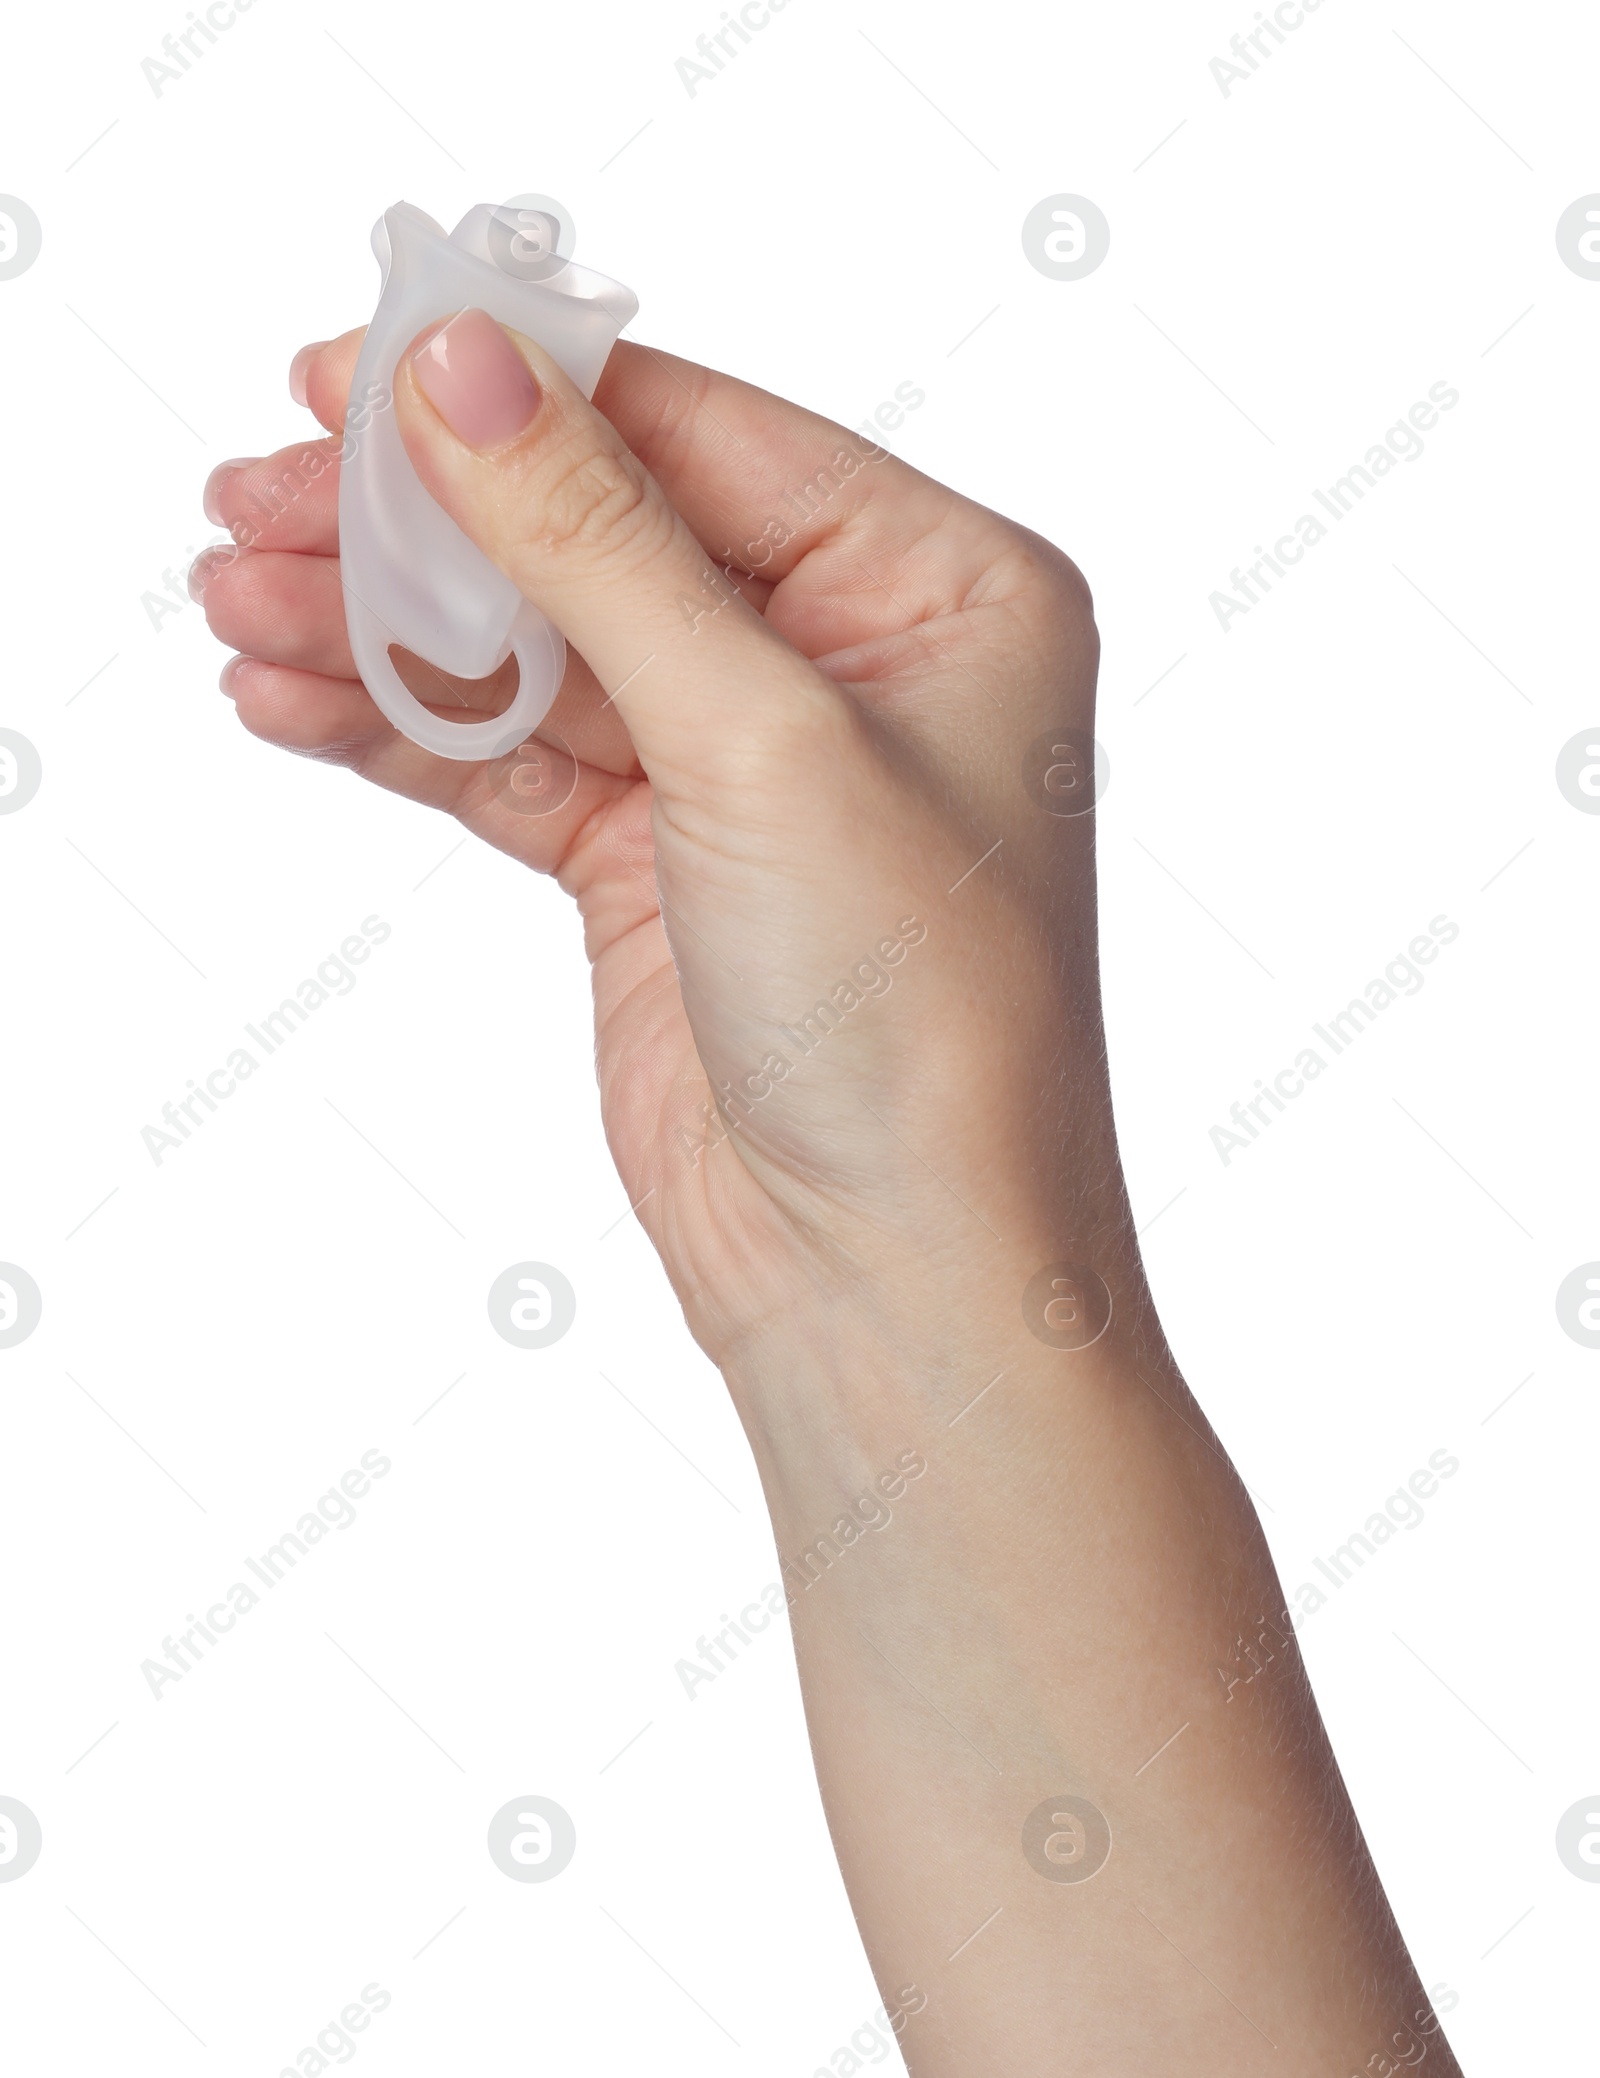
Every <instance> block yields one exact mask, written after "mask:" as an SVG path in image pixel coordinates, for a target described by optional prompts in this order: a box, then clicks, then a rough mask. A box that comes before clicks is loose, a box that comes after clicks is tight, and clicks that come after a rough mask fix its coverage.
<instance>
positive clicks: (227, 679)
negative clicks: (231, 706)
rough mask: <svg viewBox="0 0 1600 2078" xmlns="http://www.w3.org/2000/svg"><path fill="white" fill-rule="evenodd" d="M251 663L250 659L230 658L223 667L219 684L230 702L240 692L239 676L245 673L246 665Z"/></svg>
mask: <svg viewBox="0 0 1600 2078" xmlns="http://www.w3.org/2000/svg"><path fill="white" fill-rule="evenodd" d="M249 661H250V659H249V658H248V657H229V659H228V661H227V662H226V663H225V664H224V665H223V667H222V670H221V671H220V672H219V674H218V676H217V684H218V685H219V686H220V687H221V688H222V690H223V691H224V692H225V693H226V694H227V696H228V698H229V699H230V700H231V699H232V698H233V696H234V694H235V692H236V691H237V690H238V686H239V674H240V672H242V671H243V669H244V667H245V665H246V664H248V663H249Z"/></svg>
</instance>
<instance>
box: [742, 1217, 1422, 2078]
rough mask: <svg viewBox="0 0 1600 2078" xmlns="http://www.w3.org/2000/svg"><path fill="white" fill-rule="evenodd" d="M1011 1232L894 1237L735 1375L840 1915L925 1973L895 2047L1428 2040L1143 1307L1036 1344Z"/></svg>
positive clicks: (916, 1973)
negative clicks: (945, 1240) (961, 1270)
mask: <svg viewBox="0 0 1600 2078" xmlns="http://www.w3.org/2000/svg"><path fill="white" fill-rule="evenodd" d="M1001 1258H1002V1252H1001V1251H999V1250H994V1251H993V1252H992V1254H991V1256H990V1258H989V1259H988V1260H986V1261H985V1262H984V1263H983V1264H982V1267H981V1270H980V1269H978V1268H977V1267H976V1266H975V1267H974V1268H973V1270H972V1271H971V1273H970V1274H969V1275H968V1276H967V1277H966V1278H964V1279H962V1280H961V1281H960V1285H959V1288H958V1287H957V1284H956V1281H955V1280H953V1279H952V1278H950V1277H949V1276H948V1275H946V1274H942V1273H934V1274H932V1275H927V1276H924V1277H923V1278H922V1279H921V1280H920V1281H919V1280H918V1279H917V1278H916V1277H915V1276H914V1275H912V1274H911V1273H910V1271H909V1266H906V1265H903V1264H902V1265H900V1266H898V1268H897V1270H896V1272H895V1274H894V1276H893V1277H892V1278H890V1279H889V1280H887V1285H886V1289H888V1290H892V1292H893V1298H892V1299H890V1300H886V1302H885V1303H884V1304H883V1306H882V1307H881V1308H879V1307H878V1306H877V1305H876V1304H875V1303H874V1299H873V1295H872V1294H871V1292H870V1291H869V1290H868V1289H867V1288H863V1287H861V1286H857V1287H856V1288H855V1290H854V1293H853V1296H852V1298H851V1299H850V1300H848V1301H846V1302H845V1303H843V1304H842V1305H834V1306H818V1307H816V1308H815V1309H812V1310H810V1311H808V1312H807V1313H806V1314H805V1315H804V1317H796V1316H793V1315H791V1316H789V1317H788V1319H786V1320H785V1321H783V1322H781V1323H779V1324H778V1326H777V1327H776V1328H775V1329H774V1330H773V1332H772V1333H771V1335H770V1336H769V1337H768V1338H767V1339H766V1340H765V1341H764V1342H762V1343H760V1344H751V1345H748V1346H747V1347H746V1348H745V1349H744V1350H742V1351H741V1353H740V1357H739V1360H738V1362H737V1364H736V1365H735V1366H734V1367H733V1372H732V1375H731V1377H730V1384H731V1385H732V1388H733V1391H734V1396H735V1399H736V1401H737V1402H738V1404H739V1406H740V1410H741V1413H742V1414H743V1416H744V1419H745V1421H746V1425H747V1428H748V1429H749V1432H750V1434H751V1439H752V1443H753V1446H754V1448H755V1451H756V1456H757V1459H758V1462H759V1464H760V1467H761V1472H762V1477H763V1480H764V1483H765V1486H766V1490H767V1496H768V1501H769V1504H770V1506H771V1509H772V1514H773V1521H774V1527H775V1533H776V1536H777V1540H778V1548H779V1555H780V1558H781V1560H782V1561H783V1564H784V1573H783V1577H784V1580H785V1583H786V1587H787V1591H788V1594H789V1597H790V1615H791V1620H792V1622H793V1626H794V1634H795V1644H796V1651H797V1655H798V1659H799V1665H800V1671H801V1679H802V1686H803V1690H804V1695H805V1702H806V1710H807V1716H808V1720H809V1723H810V1728H811V1736H812V1742H813V1747H814V1751H815V1755H816V1761H817V1769H818V1775H819V1779H820V1781H821V1786H822V1791H823V1797H824V1802H825V1804H826V1807H827V1811H828V1815H829V1820H830V1824H831V1826H832V1829H833V1833H834V1839H835V1844H836V1847H837V1849H838V1852H839V1856H840V1861H841V1865H842V1867H843V1870H844V1874H845V1879H846V1883H847V1885H848V1888H849V1891H850V1895H851V1898H852V1901H853V1903H854V1906H855V1910H856V1914H857V1917H858V1920H859V1922H860V1925H861V1930H862V1934H863V1938H864V1940H865V1942H866V1945H867V1949H868V1952H869V1955H870V1956H871V1958H872V1962H873V1965H874V1968H875V1970H876V1973H877V1975H878V1979H879V1983H880V1985H881V1987H882V1988H883V1991H884V1994H885V1998H886V2000H888V2001H889V2002H890V2005H891V2010H893V2008H894V2005H895V2004H896V2003H897V2002H901V2000H900V1995H901V1994H902V1992H903V1991H905V1990H906V1989H907V1988H909V1987H912V1986H915V1987H916V1988H917V1989H918V1990H919V1991H920V1992H922V1993H925V1994H926V2000H927V2003H926V2006H925V2007H924V2008H922V2009H920V2010H918V2011H916V2012H915V2013H914V2014H910V2015H908V2017H907V2019H906V2020H905V2022H904V2023H903V2025H904V2033H903V2035H902V2048H903V2050H904V2053H905V2055H906V2058H907V2061H908V2063H909V2065H910V2068H911V2069H912V2071H913V2072H914V2073H915V2074H917V2078H943V2074H946V2073H949V2074H955V2073H957V2072H961V2073H967V2072H973V2071H977V2070H980V2069H985V2068H993V2069H1002V2068H1004V2069H1011V2070H1026V2071H1029V2072H1034V2071H1037V2072H1062V2073H1066V2072H1088V2071H1095V2072H1101V2071H1118V2072H1120V2071H1123V2070H1127V2071H1130V2072H1131V2071H1134V2070H1141V2071H1143V2070H1148V2069H1150V2068H1152V2067H1156V2068H1163V2069H1168V2070H1172V2071H1175V2072H1176V2071H1181V2072H1184V2073H1209V2072H1213V2071H1215V2072H1218V2073H1220V2072H1224V2071H1226V2072H1229V2073H1238V2072H1241V2071H1252V2070H1257V2069H1259V2070H1262V2071H1267V2070H1269V2069H1270V2070H1272V2071H1274V2072H1285V2073H1302V2072H1303V2073H1305V2074H1307V2078H1310V2074H1313V2073H1315V2074H1327V2078H1346V2074H1347V2073H1365V2072H1369V2071H1370V2072H1373V2073H1380V2072H1382V2071H1384V2070H1385V2069H1386V2068H1389V2067H1390V2066H1393V2065H1399V2064H1401V2063H1414V2062H1416V2061H1418V2060H1419V2057H1420V2055H1422V2054H1426V2056H1427V2057H1428V2058H1429V2060H1430V2061H1429V2068H1431V2069H1434V2070H1437V2071H1440V2072H1444V2073H1449V2072H1453V2071H1454V2070H1455V2069H1456V2066H1455V2064H1454V2062H1453V2059H1452V2058H1451V2056H1450V2052H1449V2049H1448V2047H1447V2045H1446V2044H1445V2043H1444V2041H1443V2039H1442V2036H1440V2035H1439V2033H1438V2032H1437V2027H1436V2024H1435V2023H1434V2022H1433V2021H1432V2017H1431V2014H1430V2013H1429V2012H1428V2009H1427V2001H1426V1997H1425V1995H1424V1993H1423V1991H1422V1989H1421V1987H1420V1986H1419V1984H1418V1982H1417V1980H1416V1976H1415V1973H1414V1971H1413V1969H1412V1966H1411V1964H1410V1960H1409V1958H1408V1957H1407V1955H1406V1952H1405V1949H1404V1945H1403V1943H1402V1941H1401V1939H1400V1937H1399V1935H1398V1933H1397V1931H1396V1929H1395V1927H1394V1924H1393V1921H1392V1918H1391V1916H1390V1914H1389V1911H1388V1908H1387V1905H1386V1903H1385V1901H1384V1899H1383V1895H1382V1891H1381V1889H1380V1887H1379V1885H1378V1883H1377V1880H1376V1878H1375V1876H1374V1874H1373V1872H1372V1869H1371V1865H1370V1862H1369V1860H1368V1857H1367V1854H1366V1849H1365V1847H1364V1844H1363V1842H1362V1840H1361V1837H1360V1833H1359V1829H1358V1827H1357V1824H1356V1821H1355V1818H1354V1815H1353V1813H1352V1811H1351V1809H1350V1806H1349V1802H1348V1799H1347V1797H1346V1794H1345V1791H1344V1788H1343V1785H1342V1782H1341V1781H1340V1778H1339V1775H1338V1771H1337V1768H1336V1766H1335V1763H1334V1761H1333V1758H1332V1755H1331V1753H1330V1751H1329V1749H1328V1746H1327V1742H1326V1739H1325V1737H1324V1734H1323V1731H1322V1727H1321V1724H1320V1720H1319V1718H1318V1716H1317V1712H1316V1708H1315V1704H1314V1702H1313V1701H1312V1699H1311V1695H1310V1692H1309V1688H1308V1685H1307V1683H1306V1679H1305V1675H1304V1670H1303V1668H1302V1666H1301V1664H1300V1662H1299V1659H1298V1656H1297V1654H1296V1652H1295V1650H1294V1647H1293V1643H1292V1639H1291V1638H1290V1637H1289V1636H1288V1634H1287V1631H1286V1627H1285V1626H1284V1625H1283V1622H1282V1610H1283V1601H1282V1597H1281V1595H1280V1594H1279V1592H1278V1587H1277V1581H1276V1576H1275V1573H1274V1570H1273V1566H1272V1562H1271V1559H1270V1557H1269V1555H1268V1552H1267V1549H1266V1545H1265V1540H1264V1538H1263V1536H1262V1534H1261V1530H1260V1526H1259V1523H1258V1521H1257V1519H1256V1515H1255V1511H1254V1509H1253V1508H1252V1506H1251V1504H1250V1501H1249V1497H1248V1495H1247V1494H1246V1493H1245V1491H1244V1489H1243V1487H1242V1486H1241V1484H1240V1482H1239V1480H1238V1478H1237V1475H1236V1474H1235V1473H1234V1471H1233V1470H1232V1467H1231V1466H1230V1465H1229V1464H1228V1463H1227V1461H1226V1459H1225V1458H1224V1457H1223V1455H1222V1454H1221V1452H1220V1449H1219V1448H1218V1446H1217V1444H1216V1443H1215V1441H1214V1440H1213V1439H1212V1438H1211V1436H1210V1433H1209V1430H1208V1429H1207V1426H1206V1424H1205V1422H1204V1418H1203V1417H1202V1416H1201V1414H1200V1413H1199V1410H1198V1409H1197V1408H1196V1407H1195V1405H1194V1403H1193V1401H1192V1399H1191V1398H1190V1396H1189V1395H1188V1393H1187V1390H1186V1388H1185V1387H1184V1385H1183V1384H1182V1382H1181V1380H1180V1379H1179V1378H1178V1376H1177V1374H1176V1371H1175V1368H1174V1367H1173V1365H1172V1364H1171V1361H1170V1358H1168V1357H1167V1356H1166V1354H1165V1352H1164V1349H1163V1347H1162V1345H1161V1343H1160V1338H1159V1333H1158V1331H1157V1330H1156V1329H1155V1327H1154V1323H1153V1319H1152V1317H1151V1315H1150V1313H1149V1310H1148V1306H1147V1304H1146V1305H1145V1306H1144V1307H1142V1308H1141V1309H1140V1310H1139V1311H1138V1312H1137V1313H1136V1312H1135V1310H1134V1308H1133V1306H1132V1305H1131V1304H1125V1305H1124V1307H1123V1308H1121V1309H1119V1311H1118V1313H1117V1315H1116V1316H1115V1317H1114V1319H1113V1323H1112V1326H1111V1328H1110V1329H1109V1330H1108V1332H1107V1333H1106V1334H1105V1335H1104V1336H1103V1337H1102V1338H1101V1339H1100V1340H1099V1341H1098V1342H1096V1343H1095V1344H1094V1345H1093V1346H1091V1347H1088V1348H1083V1349H1076V1350H1073V1349H1052V1348H1048V1347H1046V1346H1044V1345H1043V1344H1041V1343H1039V1342H1038V1341H1037V1340H1036V1339H1035V1338H1034V1337H1033V1336H1032V1335H1031V1334H1030V1333H1029V1332H1028V1329H1027V1327H1026V1326H1025V1324H1024V1320H1023V1315H1022V1310H1021V1307H1020V1306H1019V1304H1018V1303H1017V1301H1018V1296H1019V1294H1020V1292H1021V1291H1022V1289H1023V1288H1024V1286H1025V1284H1026V1282H1027V1277H1028V1272H1026V1271H1024V1269H1023V1268H1022V1267H1021V1266H1020V1265H1018V1264H1016V1263H1011V1264H1009V1265H1008V1264H1006V1263H1005V1262H1004V1261H1003V1260H1002V1259H1001ZM978 1294H981V1295H982V1296H976V1295H978ZM952 1298H954V1299H957V1300H959V1303H958V1304H953V1303H952ZM1008 1301H1009V1303H1007V1302H1008ZM911 1463H919V1464H923V1465H925V1467H926V1469H925V1470H924V1471H922V1472H920V1473H912V1474H911V1475H910V1476H907V1475H906V1473H905V1472H904V1470H902V1469H898V1468H904V1467H906V1466H907V1465H908V1464H911ZM885 1475H887V1477H885ZM902 1479H903V1480H904V1485H903V1490H901V1491H900V1492H899V1493H898V1494H895V1496H894V1498H890V1495H891V1493H893V1490H894V1488H895V1486H896V1485H898V1484H899V1482H900V1481H901V1480H902ZM880 1514H881V1515H883V1516H884V1517H885V1518H886V1519H885V1520H883V1521H882V1522H881V1523H880V1524H879V1526H877V1527H875V1528H872V1527H868V1528H863V1527H862V1525H863V1524H864V1523H868V1522H871V1521H873V1520H874V1519H876V1518H878V1517H879V1515H880ZM852 1532H854V1533H855V1534H854V1535H853V1536H852ZM1241 1640H1247V1641H1249V1643H1250V1646H1251V1649H1252V1651H1253V1655H1254V1657H1253V1659H1252V1658H1250V1657H1247V1656H1245V1655H1244V1654H1242V1653H1241V1652H1240V1650H1239V1642H1240V1641H1241ZM1262 1641H1265V1642H1262ZM1257 1664H1259V1666H1260V1671H1259V1673H1258V1674H1254V1676H1253V1678H1251V1676H1252V1669H1253V1667H1254V1666H1255V1665H1257ZM1235 1667H1239V1668H1242V1669H1243V1670H1244V1673H1245V1676H1246V1678H1243V1679H1241V1678H1240V1677H1239V1675H1238V1674H1237V1673H1236V1672H1234V1671H1233V1669H1234V1668H1235ZM1063 1799H1068V1800H1081V1803H1075V1802H1072V1801H1068V1802H1066V1803H1063V1802H1062V1800H1063ZM1051 1805H1054V1806H1055V1809H1054V1810H1051V1809H1048V1808H1046V1807H1049V1806H1051ZM1084 1806H1087V1807H1092V1810H1093V1812H1098V1813H1099V1814H1100V1815H1101V1817H1102V1818H1103V1821H1104V1823H1105V1826H1106V1828H1108V1830H1109V1836H1110V1843H1111V1844H1110V1852H1109V1855H1108V1857H1107V1858H1106V1859H1105V1861H1104V1865H1103V1866H1097V1864H1098V1861H1099V1857H1100V1855H1101V1852H1102V1850H1103V1844H1104V1843H1103V1839H1102V1837H1101V1835H1100V1833H1099V1830H1098V1827H1097V1824H1096V1821H1095V1819H1094V1817H1093V1816H1092V1815H1091V1812H1090V1811H1089V1810H1087V1809H1084V1808H1082V1807H1084ZM1035 1814H1042V1815H1040V1816H1037V1817H1036V1816H1035ZM1057 1817H1059V1818H1060V1819H1061V1823H1060V1824H1057V1823H1054V1820H1055V1819H1056V1818H1057ZM1030 1820H1032V1825H1031V1827H1030ZM1079 1825H1082V1826H1083V1827H1084V1831H1083V1832H1082V1833H1080V1832H1079V1830H1078V1827H1079ZM1025 1829H1027V1830H1028V1841H1027V1846H1026V1847H1025V1844H1024V1833H1025ZM1047 1842H1052V1843H1053V1845H1052V1846H1050V1847H1047V1846H1046V1843H1047ZM1029 1848H1031V1850H1032V1859H1030V1857H1029V1852H1028V1849H1029ZM1086 1872H1087V1873H1086ZM980 1929H981V1931H980ZM902 2003H903V2002H902ZM1151 2060H1153V2062H1152V2061H1151Z"/></svg>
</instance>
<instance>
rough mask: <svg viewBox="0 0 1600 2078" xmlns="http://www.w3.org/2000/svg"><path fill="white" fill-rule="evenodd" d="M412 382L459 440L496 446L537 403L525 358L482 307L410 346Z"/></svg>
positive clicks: (462, 313) (530, 414)
mask: <svg viewBox="0 0 1600 2078" xmlns="http://www.w3.org/2000/svg"><path fill="white" fill-rule="evenodd" d="M411 366H412V368H413V369H414V370H415V371H416V377H417V384H418V387H419V388H420V389H421V391H422V393H423V395H424V396H425V397H426V398H427V400H428V402H429V403H430V404H431V405H432V406H433V408H434V410H435V411H436V412H438V414H439V416H440V418H442V419H443V420H444V422H445V424H446V425H447V426H448V427H449V428H450V430H451V432H452V433H454V434H455V436H456V438H457V439H458V440H464V441H465V442H466V444H467V445H468V447H478V448H485V447H499V446H500V445H501V444H502V442H504V441H507V440H512V439H515V437H516V436H517V434H518V433H520V432H521V431H522V430H523V428H524V427H525V426H526V425H527V424H528V423H529V421H530V420H531V419H532V417H533V414H534V413H535V412H536V411H537V410H538V408H539V385H538V384H537V383H536V382H535V381H534V379H533V375H532V373H531V371H530V370H529V367H528V364H527V362H526V361H525V360H524V359H523V358H522V356H521V354H519V353H518V352H517V349H516V348H515V347H514V346H513V345H512V343H511V341H510V339H509V338H508V337H507V335H506V333H505V332H504V331H503V330H502V329H501V327H500V326H499V325H497V324H496V323H495V321H494V319H493V318H492V317H490V316H489V314H488V312H487V311H483V310H463V311H459V312H458V313H457V314H456V316H454V317H453V318H452V319H451V320H450V322H449V324H447V325H446V326H445V327H444V329H443V330H442V331H439V332H435V333H434V335H433V337H432V338H431V339H430V340H428V341H427V343H426V344H425V345H423V346H420V347H417V348H415V349H414V350H413V352H412V355H411Z"/></svg>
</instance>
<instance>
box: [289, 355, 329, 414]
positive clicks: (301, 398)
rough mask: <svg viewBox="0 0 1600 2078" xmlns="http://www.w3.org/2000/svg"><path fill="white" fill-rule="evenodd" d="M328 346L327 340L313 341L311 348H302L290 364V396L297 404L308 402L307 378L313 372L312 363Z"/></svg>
mask: <svg viewBox="0 0 1600 2078" xmlns="http://www.w3.org/2000/svg"><path fill="white" fill-rule="evenodd" d="M327 344H328V342H327V340H326V339H313V340H312V342H311V344H310V345H309V346H303V347H301V349H300V351H299V352H298V353H297V354H296V355H295V357H294V359H293V360H292V361H291V362H290V363H289V395H290V396H291V397H293V399H294V401H295V402H296V404H304V402H305V401H306V377H307V376H308V375H309V374H310V372H311V363H312V362H313V361H314V360H315V359H316V358H317V355H318V354H320V353H321V351H322V349H323V348H324V347H325V346H326V345H327Z"/></svg>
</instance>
